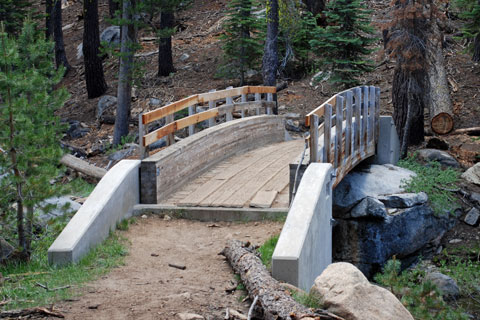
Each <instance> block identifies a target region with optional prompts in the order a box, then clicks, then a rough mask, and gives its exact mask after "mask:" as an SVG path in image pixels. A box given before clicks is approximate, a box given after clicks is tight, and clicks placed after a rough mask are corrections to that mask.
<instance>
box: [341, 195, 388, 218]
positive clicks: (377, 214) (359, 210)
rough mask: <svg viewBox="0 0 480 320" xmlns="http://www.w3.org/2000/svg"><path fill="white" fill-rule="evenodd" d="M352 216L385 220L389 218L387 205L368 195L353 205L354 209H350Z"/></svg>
mask: <svg viewBox="0 0 480 320" xmlns="http://www.w3.org/2000/svg"><path fill="white" fill-rule="evenodd" d="M350 217H352V218H373V219H382V220H385V219H386V218H387V209H386V208H385V205H384V204H383V203H382V202H380V201H378V200H377V199H375V198H372V197H366V198H364V199H363V200H362V201H360V202H359V203H358V204H357V205H356V206H355V207H353V209H352V211H350Z"/></svg>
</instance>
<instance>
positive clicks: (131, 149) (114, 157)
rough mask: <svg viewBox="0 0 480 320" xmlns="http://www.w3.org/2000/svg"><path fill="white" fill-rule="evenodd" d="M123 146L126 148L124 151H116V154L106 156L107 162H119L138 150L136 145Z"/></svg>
mask: <svg viewBox="0 0 480 320" xmlns="http://www.w3.org/2000/svg"><path fill="white" fill-rule="evenodd" d="M125 146H126V147H127V148H126V149H122V150H118V151H117V152H115V153H113V154H111V155H110V156H108V160H112V161H120V160H122V159H124V158H126V157H128V156H130V155H131V154H133V153H134V152H135V150H136V149H138V145H137V144H132V143H129V144H128V146H127V145H125Z"/></svg>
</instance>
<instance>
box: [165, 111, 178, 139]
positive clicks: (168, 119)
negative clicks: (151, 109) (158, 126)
mask: <svg viewBox="0 0 480 320" xmlns="http://www.w3.org/2000/svg"><path fill="white" fill-rule="evenodd" d="M174 122H175V116H174V114H169V115H167V116H166V117H165V123H166V124H167V125H168V124H169V123H174ZM177 130H178V129H177ZM175 131H176V130H174V131H173V132H169V133H168V134H167V146H171V145H173V144H174V143H175V136H174V135H173V134H174V133H175Z"/></svg>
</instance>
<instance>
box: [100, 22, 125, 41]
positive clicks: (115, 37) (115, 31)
mask: <svg viewBox="0 0 480 320" xmlns="http://www.w3.org/2000/svg"><path fill="white" fill-rule="evenodd" d="M100 41H101V42H106V43H108V44H120V27H119V26H110V27H108V28H106V29H105V30H103V31H102V33H101V34H100Z"/></svg>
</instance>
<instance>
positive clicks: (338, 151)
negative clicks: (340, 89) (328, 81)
mask: <svg viewBox="0 0 480 320" xmlns="http://www.w3.org/2000/svg"><path fill="white" fill-rule="evenodd" d="M344 100H345V98H344V97H342V96H340V95H339V96H337V101H336V102H337V108H336V109H337V110H336V123H335V164H334V166H333V167H334V168H335V169H337V168H338V167H340V166H341V165H342V149H343V148H342V141H343V139H342V136H343V102H344Z"/></svg>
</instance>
